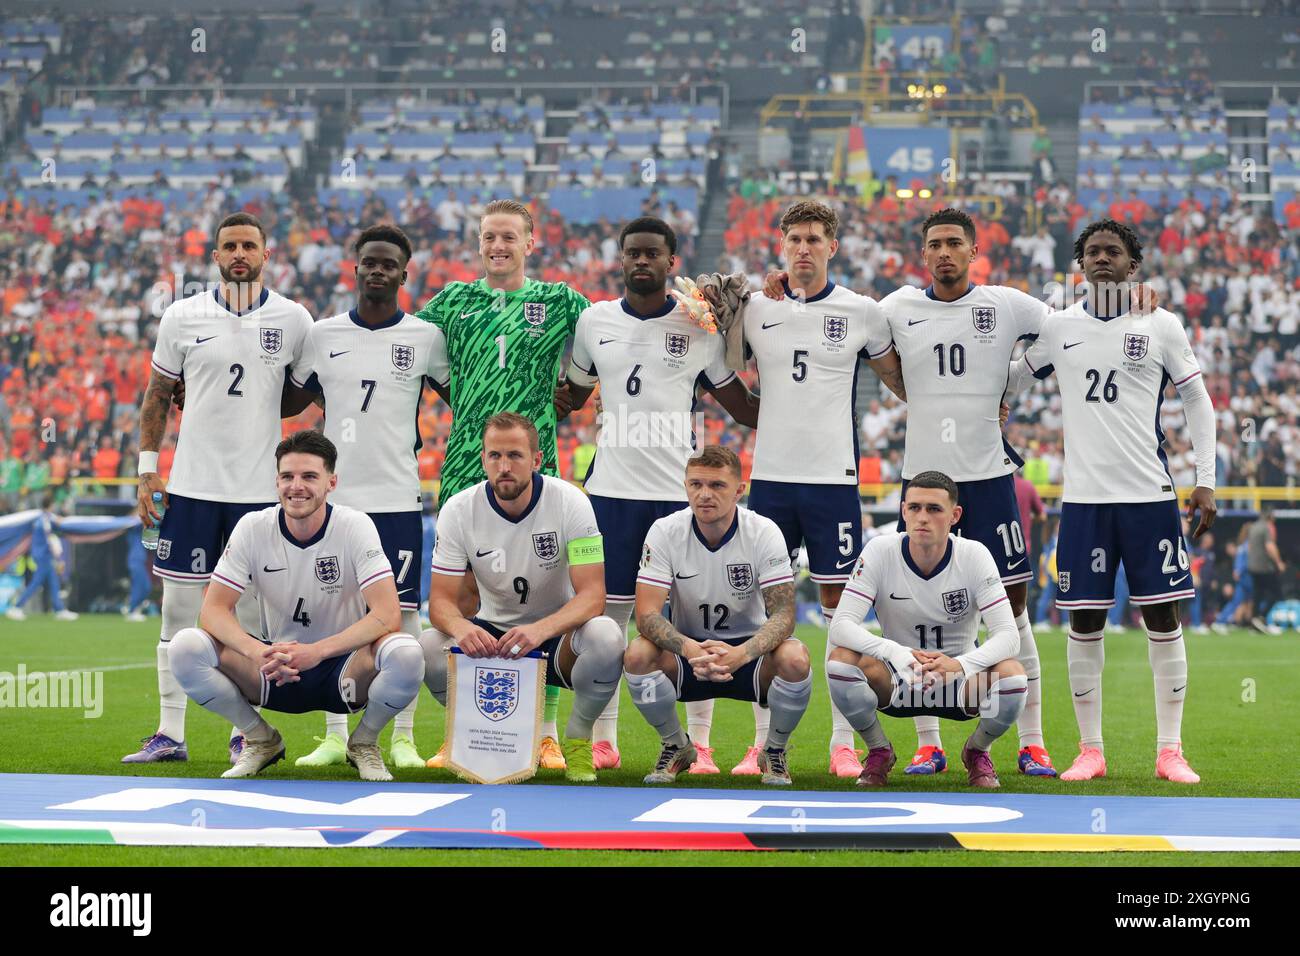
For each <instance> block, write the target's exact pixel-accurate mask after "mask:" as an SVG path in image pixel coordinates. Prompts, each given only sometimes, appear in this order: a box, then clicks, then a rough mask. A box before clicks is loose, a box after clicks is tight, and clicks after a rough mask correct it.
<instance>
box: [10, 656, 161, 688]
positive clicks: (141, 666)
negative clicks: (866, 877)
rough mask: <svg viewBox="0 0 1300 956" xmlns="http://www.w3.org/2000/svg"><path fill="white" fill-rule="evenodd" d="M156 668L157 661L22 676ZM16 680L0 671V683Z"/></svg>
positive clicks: (33, 672) (33, 673) (31, 674)
mask: <svg viewBox="0 0 1300 956" xmlns="http://www.w3.org/2000/svg"><path fill="white" fill-rule="evenodd" d="M157 666H158V662H157V661H144V662H142V663H140V664H109V665H108V666H107V667H79V668H77V669H76V670H70V671H27V672H26V673H25V674H24V676H25V677H41V678H44V677H49V676H51V675H55V676H58V675H61V674H86V673H90V674H94V673H96V672H100V671H140V670H144V669H145V668H146V667H157ZM17 679H18V678H17V675H15V674H12V673H10V672H9V671H0V683H4V682H5V681H13V680H17Z"/></svg>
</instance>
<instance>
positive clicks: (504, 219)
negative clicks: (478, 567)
mask: <svg viewBox="0 0 1300 956" xmlns="http://www.w3.org/2000/svg"><path fill="white" fill-rule="evenodd" d="M535 244H536V240H535V239H534V237H533V217H532V214H531V213H529V211H528V207H527V206H525V205H524V204H523V203H521V202H517V201H516V200H513V199H494V200H493V201H492V202H490V203H488V204H487V205H486V206H485V207H484V208H483V217H482V219H481V220H480V221H479V255H480V257H481V259H482V262H483V277H482V278H481V279H478V280H477V281H475V282H452V283H449V284H448V285H447V286H446V287H445V288H444V289H443V290H442V291H441V292H439V293H438V294H437V295H436V296H434V297H433V299H431V300H430V301H429V302H428V304H426V305H425V307H424V308H423V309H421V310H420V311H419V312H418V313H417V315H418V317H419V318H421V319H424V320H425V321H426V322H432V323H433V324H434V325H436V326H438V328H440V329H441V330H442V332H443V335H444V336H446V339H447V355H448V358H449V359H450V362H451V402H450V404H451V407H452V413H453V417H452V422H451V434H450V435H449V436H448V438H447V456H446V458H445V459H444V461H443V464H442V471H441V473H440V474H439V476H438V480H439V489H438V501H439V504H440V505H443V504H446V503H447V502H448V501H449V500H451V498H452V496H453V495H455V494H456V493H458V492H460V491H463V490H464V489H466V488H469V487H471V486H473V485H477V484H479V483H480V482H482V481H483V479H484V477H485V475H484V473H483V464H482V450H483V445H482V437H483V423H484V422H486V421H487V420H488V418H490V417H491V416H492V415H495V414H496V413H498V412H516V413H518V414H520V415H523V416H524V417H525V418H527V419H528V420H529V421H531V422H533V423H534V424H535V426H536V428H537V432H538V440H539V441H540V442H541V450H542V465H541V473H542V474H544V475H550V476H554V477H558V476H559V470H558V465H557V462H558V456H557V454H556V449H555V420H556V419H555V393H556V382H557V381H558V380H559V374H560V359H561V358H562V357H563V355H564V347H565V345H566V343H567V342H568V340H569V339H570V338H572V337H573V332H574V329H575V328H576V326H577V323H578V315H579V314H580V313H581V312H582V310H583V309H585V308H587V306H589V305H591V303H590V302H588V301H587V299H586V298H585V297H584V296H583V295H581V294H580V293H578V292H576V291H575V290H573V289H571V288H570V287H569V286H567V285H565V284H564V283H563V282H538V281H537V280H536V279H530V278H528V277H527V276H526V275H524V264H525V262H526V260H527V258H528V256H529V255H531V254H532V251H533V247H534V245H535ZM465 581H466V586H465V590H464V592H463V594H462V596H461V604H462V607H461V610H462V611H463V612H464V613H465V614H473V613H474V608H475V606H476V604H477V598H476V597H475V595H474V591H473V585H474V576H473V575H472V574H471V575H467V576H466V577H465ZM558 701H559V690H558V688H554V687H548V688H547V692H546V708H545V716H544V717H543V731H542V732H543V739H542V748H541V756H540V763H541V765H542V766H543V767H545V768H547V769H553V770H563V769H564V757H563V756H562V755H561V754H560V749H559V745H558V744H557V743H556V737H557V736H558V732H557V730H556V727H555V714H556V709H557V703H558ZM446 759H447V753H446V744H445V743H444V744H443V746H442V748H440V749H439V751H438V753H437V754H436V755H435V756H433V757H431V758H430V760H429V766H431V767H443V766H446Z"/></svg>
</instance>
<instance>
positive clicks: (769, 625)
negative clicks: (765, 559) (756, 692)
mask: <svg viewBox="0 0 1300 956" xmlns="http://www.w3.org/2000/svg"><path fill="white" fill-rule="evenodd" d="M763 604H764V605H765V606H766V607H767V620H766V621H765V622H763V626H762V627H760V628H759V629H758V630H757V631H756V632H755V633H754V636H753V637H751V638H750V639H749V640H747V641H746V642H745V643H744V644H743V645H742V646H743V648H744V650H745V661H746V662H749V661H753V660H757V659H758V658H760V657H762V656H763V655H764V654H769V653H771V652H772V651H774V650H776V649H777V648H778V647H780V646H781V642H782V641H784V640H785V639H786V638H788V637H790V636H791V635H792V634H794V584H792V583H790V582H788V581H787V582H786V583H785V584H774V585H772V586H771V587H770V588H764V589H763Z"/></svg>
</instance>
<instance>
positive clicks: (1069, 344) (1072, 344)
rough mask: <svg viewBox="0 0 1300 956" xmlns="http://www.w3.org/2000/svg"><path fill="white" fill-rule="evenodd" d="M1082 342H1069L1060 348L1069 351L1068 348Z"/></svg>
mask: <svg viewBox="0 0 1300 956" xmlns="http://www.w3.org/2000/svg"><path fill="white" fill-rule="evenodd" d="M1082 344H1083V343H1082V342H1070V343H1068V344H1067V345H1063V346H1062V348H1063V349H1065V350H1066V351H1069V350H1070V349H1072V348H1074V347H1075V346H1076V345H1082Z"/></svg>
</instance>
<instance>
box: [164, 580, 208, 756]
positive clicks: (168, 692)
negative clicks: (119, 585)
mask: <svg viewBox="0 0 1300 956" xmlns="http://www.w3.org/2000/svg"><path fill="white" fill-rule="evenodd" d="M202 607H203V586H202V585H201V584H177V583H176V582H175V581H167V580H164V581H163V596H162V630H161V631H160V632H159V635H158V646H157V649H156V651H155V654H154V657H155V660H156V661H157V663H158V700H159V714H158V733H160V734H166V735H167V736H168V737H170V738H171V739H172V740H175V741H177V742H180V741H183V740H184V739H185V703H186V700H187V699H188V698H187V697H186V696H185V691H183V690H181V686H180V684H178V683H177V682H176V678H175V677H174V676H172V670H171V664H170V662H169V661H168V656H167V646H168V644H170V643H171V640H172V638H173V637H175V636H176V635H177V634H179V633H180V632H181V631H182V630H183V629H184V628H187V627H194V626H195V625H196V624H198V621H199V609H200V608H202Z"/></svg>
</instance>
